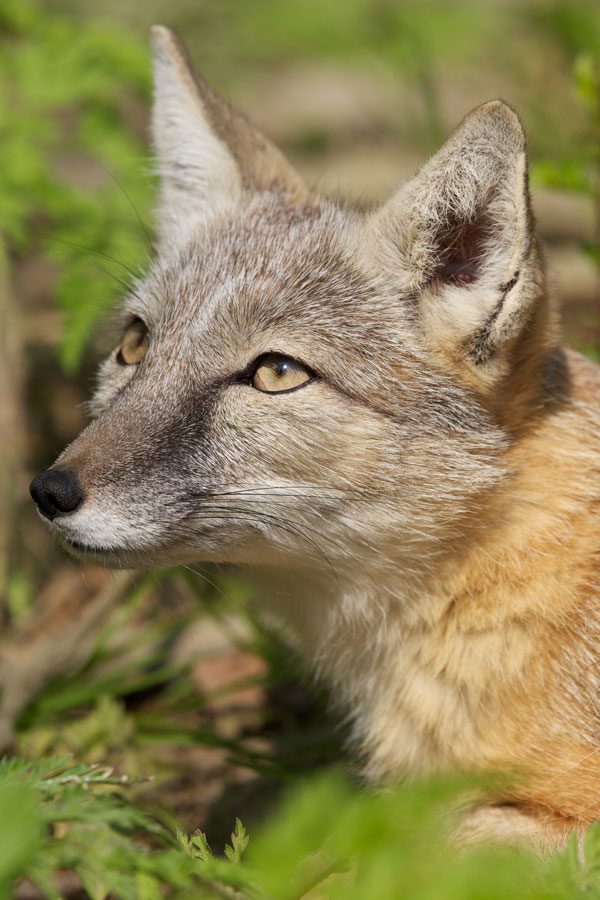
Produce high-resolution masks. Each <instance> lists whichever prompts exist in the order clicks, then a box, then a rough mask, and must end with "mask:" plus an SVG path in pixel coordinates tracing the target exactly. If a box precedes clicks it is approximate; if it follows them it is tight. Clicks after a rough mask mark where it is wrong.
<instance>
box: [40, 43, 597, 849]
mask: <svg viewBox="0 0 600 900" xmlns="http://www.w3.org/2000/svg"><path fill="white" fill-rule="evenodd" d="M151 44H152V48H153V71H154V99H153V110H152V125H151V131H152V141H153V148H154V154H155V159H156V169H157V174H158V177H159V186H158V201H157V208H156V245H155V250H156V252H155V255H154V259H153V261H152V262H151V263H150V265H149V269H148V271H147V274H146V275H145V276H144V277H143V278H140V279H138V280H137V281H136V283H135V284H134V285H133V287H132V289H131V290H130V292H129V293H128V295H127V296H126V297H125V299H124V311H123V321H122V338H121V340H120V343H119V345H118V346H117V347H116V348H115V349H114V350H113V351H112V352H111V353H110V355H109V356H108V358H107V359H106V360H105V361H104V362H103V363H102V365H101V367H100V370H99V374H98V382H97V387H96V390H95V393H94V396H93V400H92V401H91V405H90V412H91V416H90V423H89V424H88V425H87V427H86V428H85V429H84V430H83V431H82V433H81V434H80V435H79V436H78V437H77V438H76V439H75V440H74V441H73V442H72V443H71V444H70V445H69V446H68V447H67V448H66V449H65V450H64V452H63V453H62V454H61V455H60V456H59V457H58V459H57V461H56V463H55V464H54V465H52V466H51V467H50V468H49V469H47V470H46V471H44V472H43V473H41V474H40V475H38V476H37V477H36V478H35V479H34V480H33V482H32V484H31V495H32V497H33V500H34V501H35V503H36V504H37V507H38V511H39V513H40V515H41V517H42V518H43V520H44V522H45V523H46V524H47V525H48V527H49V528H50V529H51V530H52V532H54V533H55V534H56V536H57V537H58V539H60V541H61V542H62V544H63V545H64V546H65V547H66V548H67V550H68V551H69V552H70V553H71V554H73V556H74V557H76V558H78V559H82V560H86V561H91V562H94V563H98V564H101V565H104V566H108V567H115V568H116V567H124V568H144V567H151V566H155V565H163V564H191V563H194V562H198V561H202V562H204V563H208V564H210V563H228V564H233V565H235V566H240V567H242V568H243V569H245V570H246V571H247V572H248V577H249V578H251V579H253V580H254V581H255V582H256V584H257V585H259V586H260V591H259V595H260V597H261V601H260V603H261V609H262V612H263V614H264V615H265V616H266V617H267V618H268V619H269V621H273V622H275V623H277V625H278V627H279V628H280V629H281V632H282V634H283V635H284V637H285V639H286V640H288V641H289V642H290V645H291V646H293V647H294V648H296V650H297V651H298V652H299V653H300V654H301V655H302V657H303V658H304V659H305V660H306V661H307V664H308V665H309V667H310V668H311V669H312V671H313V672H314V673H315V674H316V677H317V678H318V679H320V680H321V681H322V683H324V684H325V685H326V687H327V689H328V691H329V693H330V695H331V696H332V698H333V701H334V703H336V704H337V705H338V706H339V708H340V709H341V710H343V711H344V712H345V714H346V715H347V716H348V720H349V721H350V723H351V729H352V743H353V746H354V748H355V750H356V753H357V756H358V758H360V759H361V760H363V761H364V762H363V771H364V777H365V779H367V782H368V783H371V782H373V783H377V784H382V785H385V784H388V783H392V782H394V781H396V780H398V779H402V778H406V777H414V776H417V775H421V774H424V775H427V774H429V773H435V772H441V771H444V772H446V771H452V772H476V773H491V772H494V773H496V772H500V773H518V777H516V778H514V779H512V780H509V781H507V783H506V785H504V784H503V785H502V787H499V788H498V793H497V794H495V795H494V796H489V797H487V796H486V797H482V798H480V800H479V801H477V802H476V803H475V804H474V805H473V807H472V808H471V809H470V811H469V812H468V813H467V814H466V815H465V819H464V821H463V823H462V825H461V830H462V832H463V833H464V838H465V840H467V841H471V840H474V841H477V840H488V839H489V840H500V841H508V842H509V843H518V844H526V845H527V846H529V847H531V848H533V849H534V850H536V851H538V852H540V853H549V852H553V851H555V850H559V849H560V848H562V847H564V846H565V843H566V842H567V840H568V839H569V838H570V836H571V835H573V834H574V835H576V836H578V837H579V838H580V839H581V837H582V836H583V835H584V833H585V831H586V829H587V828H588V827H589V825H590V824H591V823H592V822H593V821H594V820H596V819H598V818H599V817H600V367H598V366H597V365H595V364H594V363H592V362H591V361H590V360H587V359H586V358H584V357H583V356H581V355H579V354H578V353H576V352H574V351H572V350H570V349H566V348H565V347H563V346H562V344H561V337H560V317H559V310H558V309H557V303H556V301H555V299H554V297H553V294H552V291H550V290H549V288H548V284H547V276H546V273H545V266H544V260H543V252H542V249H541V247H540V243H539V241H538V238H537V236H536V228H535V221H534V215H533V212H532V204H531V199H530V193H529V185H528V154H527V146H526V138H525V134H524V129H523V125H522V123H521V120H520V118H519V116H518V115H517V113H516V112H515V111H514V110H513V108H512V107H511V106H510V105H509V104H507V103H506V102H504V101H503V100H491V101H489V102H487V103H484V104H483V105H481V106H479V107H477V108H476V109H474V110H473V111H472V112H470V113H469V114H468V115H467V116H466V118H464V119H463V121H462V122H461V123H460V124H459V125H458V127H457V128H456V130H455V131H454V132H453V133H452V134H451V136H450V137H449V138H448V140H447V141H446V143H445V144H443V146H442V147H441V149H439V150H438V151H437V152H436V153H435V154H434V155H433V156H432V157H431V158H430V159H429V160H428V161H426V162H425V163H424V165H423V166H422V168H421V169H420V170H419V171H418V172H417V173H416V174H415V175H414V176H413V177H412V178H410V179H409V180H408V181H407V182H406V183H405V184H403V185H401V186H400V187H399V188H398V189H397V190H396V191H395V192H394V193H393V194H392V195H391V197H390V198H389V199H387V200H386V201H385V202H384V203H383V204H381V205H379V206H377V207H366V206H352V205H350V204H347V203H345V202H343V201H342V200H340V199H338V198H333V197H325V196H321V195H319V194H318V193H317V191H316V189H314V188H313V187H312V186H311V185H309V184H307V183H306V181H305V180H304V179H303V178H302V177H301V175H300V174H299V173H298V172H297V171H296V169H295V168H294V167H293V166H292V165H291V163H289V162H288V161H287V160H286V159H285V158H284V156H283V155H282V154H281V153H280V151H279V150H278V149H277V148H276V147H275V146H274V145H273V144H272V143H271V142H270V141H269V140H268V139H267V138H266V137H265V136H264V135H262V134H261V133H259V131H258V130H257V129H256V128H255V127H254V126H253V125H251V124H250V123H249V122H248V121H247V120H246V119H245V118H244V117H243V116H242V115H241V114H239V113H238V112H235V111H234V110H233V109H232V108H230V106H229V105H228V104H226V103H225V102H223V101H222V100H220V99H219V98H218V97H217V95H216V94H215V93H214V92H213V91H212V89H211V88H210V87H209V86H208V85H207V84H206V83H205V81H204V80H203V79H202V78H201V77H200V76H198V75H197V74H195V72H194V70H193V68H192V65H191V63H190V61H189V57H188V55H187V52H186V51H185V49H184V48H183V47H182V46H181V45H180V43H179V42H178V40H177V38H176V37H175V35H174V34H173V33H172V32H171V31H169V30H168V29H166V28H164V27H162V26H154V27H153V28H152V30H151Z"/></svg>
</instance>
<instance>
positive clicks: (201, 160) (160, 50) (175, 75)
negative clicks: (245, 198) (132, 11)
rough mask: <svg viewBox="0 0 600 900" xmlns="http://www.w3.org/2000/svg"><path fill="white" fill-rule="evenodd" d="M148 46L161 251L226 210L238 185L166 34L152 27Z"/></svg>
mask: <svg viewBox="0 0 600 900" xmlns="http://www.w3.org/2000/svg"><path fill="white" fill-rule="evenodd" d="M152 46H153V51H154V57H153V58H154V106H153V113H152V136H153V143H154V149H155V154H156V162H157V170H158V173H159V175H160V179H161V183H160V193H159V208H158V215H157V225H158V241H159V251H162V252H165V251H168V250H170V249H173V248H174V247H177V246H178V245H179V244H180V243H181V242H182V241H184V240H185V239H186V237H188V236H189V234H190V231H191V230H192V229H193V228H194V226H195V225H197V224H199V223H200V222H202V221H204V220H205V219H206V218H208V217H212V216H214V215H218V214H219V213H221V212H223V211H225V210H227V209H228V208H230V207H231V206H232V205H233V204H234V203H235V202H236V200H237V199H238V198H239V196H240V194H241V191H242V181H241V176H240V172H239V170H238V167H237V164H236V162H235V159H234V158H233V156H232V154H231V153H230V151H229V149H228V148H227V146H226V145H225V144H224V143H223V141H222V140H220V138H219V137H218V136H217V135H216V134H215V133H214V130H213V128H212V126H211V123H210V121H209V117H208V115H207V112H206V110H205V108H204V105H203V103H202V99H201V97H200V95H199V93H198V90H197V88H196V85H195V83H194V78H193V75H192V74H191V72H190V70H189V68H188V67H187V64H186V62H185V60H184V59H183V57H182V56H181V54H180V52H179V50H178V48H177V46H176V44H175V42H174V40H173V38H172V36H171V35H170V33H169V32H168V31H167V30H166V29H164V28H160V27H155V28H154V29H153V30H152Z"/></svg>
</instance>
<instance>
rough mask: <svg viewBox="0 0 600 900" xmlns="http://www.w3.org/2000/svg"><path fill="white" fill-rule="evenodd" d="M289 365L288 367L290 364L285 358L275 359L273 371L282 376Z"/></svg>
mask: <svg viewBox="0 0 600 900" xmlns="http://www.w3.org/2000/svg"><path fill="white" fill-rule="evenodd" d="M289 367H290V364H289V362H288V360H287V359H279V360H277V363H276V365H275V371H276V372H277V374H278V375H279V377H280V378H282V377H283V376H284V375H285V373H286V372H287V370H288V369H289Z"/></svg>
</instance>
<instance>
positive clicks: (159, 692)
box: [0, 0, 600, 844]
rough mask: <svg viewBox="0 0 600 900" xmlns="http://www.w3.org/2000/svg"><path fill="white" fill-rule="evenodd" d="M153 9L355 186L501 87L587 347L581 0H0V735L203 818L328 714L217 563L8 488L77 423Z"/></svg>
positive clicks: (89, 375) (326, 751) (594, 37)
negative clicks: (180, 556) (188, 557)
mask: <svg viewBox="0 0 600 900" xmlns="http://www.w3.org/2000/svg"><path fill="white" fill-rule="evenodd" d="M155 22H160V23H162V24H165V25H168V26H170V27H172V28H173V29H174V30H175V31H176V32H177V33H178V34H179V36H180V37H181V38H182V39H183V40H184V41H185V43H186V44H187V46H188V48H189V51H190V53H191V56H192V58H193V60H194V62H195V64H196V66H197V67H198V68H199V70H200V71H201V72H202V73H203V74H204V76H205V77H206V78H207V79H208V80H209V81H210V82H211V83H212V84H213V85H214V87H215V88H216V89H217V91H218V92H220V93H221V94H222V95H224V96H225V97H226V98H227V99H228V100H230V101H231V102H232V103H233V104H234V105H235V106H237V107H239V108H241V109H242V110H243V111H244V112H245V113H246V114H247V115H248V116H249V117H250V118H251V119H252V120H253V121H254V122H255V123H256V124H257V125H258V126H260V127H261V128H262V129H264V131H265V132H266V133H267V134H268V135H269V137H270V138H272V139H273V140H274V141H275V142H276V143H278V144H279V145H280V146H281V147H282V148H283V149H284V151H285V152H286V153H287V154H288V155H289V156H290V157H291V158H292V160H293V161H294V163H295V164H296V165H297V167H298V168H299V170H300V171H301V172H303V173H304V174H305V176H306V177H307V178H308V179H309V180H310V181H311V182H312V183H313V184H314V185H316V186H318V187H319V188H321V189H322V190H324V191H329V192H333V193H335V194H337V195H342V196H343V197H347V198H349V199H351V200H352V199H353V200H357V201H360V202H374V201H379V200H381V199H383V198H384V197H385V196H386V195H387V194H388V193H389V192H390V191H391V190H392V189H393V188H394V187H395V186H396V185H397V184H398V183H399V182H401V181H402V180H403V179H405V178H406V177H407V176H409V175H410V174H411V173H412V172H414V171H415V169H416V168H417V167H418V166H419V165H420V164H421V163H422V162H423V161H424V159H425V158H426V157H427V155H428V154H430V153H431V152H433V151H434V150H435V148H436V147H437V146H438V145H439V144H440V143H441V141H442V140H443V139H444V138H445V136H447V134H448V133H449V131H450V130H451V129H452V128H453V127H454V126H455V125H456V124H457V123H458V121H459V120H460V119H461V118H462V117H463V116H464V115H465V114H466V113H467V112H468V111H469V110H470V109H471V108H472V107H473V106H475V105H476V104H478V103H480V102H482V101H484V100H487V99H490V98H492V97H498V96H501V97H504V98H506V99H507V100H509V101H510V102H511V103H512V104H514V105H515V106H516V108H517V109H518V110H519V112H520V113H521V116H522V117H523V120H524V122H525V124H526V128H527V132H528V135H529V142H530V154H531V178H532V187H533V198H534V207H535V211H536V214H537V218H538V223H539V230H540V233H541V236H542V238H543V241H544V244H545V247H546V255H547V260H548V267H549V273H550V284H551V286H552V290H554V291H555V292H556V294H557V295H558V297H559V298H560V301H561V303H562V307H563V311H564V326H565V331H566V335H567V338H568V340H569V342H570V343H571V344H572V345H574V346H576V347H577V348H579V349H580V350H581V351H583V352H585V353H587V354H590V355H591V356H592V357H595V358H597V359H600V282H599V264H600V255H599V249H598V244H599V234H600V69H599V60H598V52H599V48H600V4H599V3H598V2H597V0H568V2H566V0H565V2H552V0H550V2H545V0H480V2H476V0H466V2H449V0H419V2H417V0H412V2H409V0H290V2H286V3H282V2H281V0H279V2H278V0H237V2H234V0H145V2H143V3H142V2H140V0H103V2H102V3H100V2H91V0H54V2H50V0H36V2H34V0H0V163H1V165H0V499H1V500H2V514H1V516H0V617H1V619H2V622H3V637H2V638H1V639H0V688H1V695H0V751H11V752H16V753H18V754H21V755H25V756H29V757H42V756H47V755H49V754H63V753H72V754H74V755H75V757H76V758H77V759H80V760H86V761H88V762H98V761H101V762H103V763H110V765H111V766H114V767H115V771H117V772H119V773H127V774H128V776H131V777H135V776H140V777H143V778H146V777H148V776H155V779H156V780H155V781H154V782H153V783H152V784H150V785H148V784H145V783H143V782H142V783H140V784H139V785H138V787H137V790H139V791H140V793H141V794H142V795H144V796H145V795H146V794H147V795H148V796H149V797H150V798H151V800H152V802H157V798H158V800H159V801H160V802H161V803H163V804H164V805H166V806H168V807H169V809H170V810H172V811H174V813H175V814H176V815H177V816H179V817H180V820H181V821H184V822H185V823H186V825H187V827H189V828H196V827H198V826H200V825H204V824H205V823H207V822H208V823H209V824H210V827H211V828H212V833H213V836H214V837H215V840H216V842H217V844H218V843H219V841H220V840H221V835H222V834H224V833H225V832H224V829H226V827H229V826H230V825H231V822H232V820H233V818H234V817H235V816H236V815H242V813H243V815H244V817H245V821H246V820H247V819H248V820H250V821H252V820H253V819H254V818H260V817H261V816H262V815H263V813H264V810H265V808H266V807H267V806H268V805H269V803H270V802H272V799H273V797H275V796H276V794H277V791H278V785H280V784H281V783H287V781H289V779H290V778H293V777H294V776H295V775H296V774H297V773H298V772H302V771H305V770H306V769H311V768H313V767H316V766H319V765H321V764H323V763H324V762H326V761H328V760H330V759H332V758H333V757H335V756H336V755H337V754H338V753H339V752H340V746H341V743H342V742H343V728H342V727H341V726H340V725H339V723H335V722H334V721H332V719H331V717H330V716H328V714H327V713H326V711H325V710H326V700H325V699H324V698H323V697H321V696H320V695H319V694H318V692H316V691H315V690H314V688H313V687H312V686H311V685H310V684H308V683H307V682H306V681H305V680H304V679H303V676H302V675H301V674H300V669H299V668H298V667H297V666H296V664H295V662H294V661H293V660H290V658H289V654H287V653H286V652H283V651H282V650H281V649H280V647H279V646H278V644H277V642H276V641H274V640H273V638H272V636H271V635H269V634H267V633H266V632H265V630H264V629H263V628H262V627H261V626H260V624H258V623H257V622H255V621H254V619H253V618H252V616H251V614H249V613H248V612H247V603H246V601H247V600H248V599H249V598H248V593H249V590H248V588H247V586H246V585H245V584H244V581H243V578H240V577H239V576H238V575H236V574H235V573H231V572H224V571H220V570H211V571H204V570H202V571H198V572H192V571H190V570H185V569H177V570H172V571H168V572H156V573H145V574H142V575H140V574H138V575H131V574H128V573H118V574H117V575H109V574H107V573H106V572H104V571H102V570H99V569H95V568H93V567H87V566H83V567H82V566H80V565H79V564H74V563H72V562H69V560H68V559H67V558H66V557H65V556H64V555H62V554H61V552H60V551H59V550H58V549H57V547H56V546H55V544H54V542H53V541H52V540H51V539H50V538H49V536H48V534H47V533H46V530H45V529H44V527H43V526H42V524H41V522H40V521H39V519H38V517H37V515H36V513H35V510H34V508H33V504H32V503H31V502H30V501H29V497H28V483H29V480H30V478H31V477H32V475H33V474H35V473H36V472H38V471H40V470H41V469H42V468H44V467H45V466H47V465H48V464H50V463H51V462H52V461H53V460H54V458H55V456H56V455H57V453H58V452H59V451H60V450H61V449H62V448H63V447H64V446H65V445H66V444H67V443H68V442H69V441H70V440H71V439H72V438H73V437H74V436H75V435H76V434H77V432H78V431H79V430H80V429H81V427H82V426H83V425H84V424H85V421H86V415H85V406H84V403H85V400H86V399H87V398H88V397H89V394H90V390H91V387H92V385H93V372H94V369H95V367H96V365H97V363H98V361H99V359H100V358H101V356H102V354H103V353H104V352H105V351H106V350H107V349H108V348H109V347H111V346H112V345H113V343H114V341H115V338H116V332H115V329H114V326H113V324H112V323H113V320H114V315H113V310H114V308H115V304H117V303H118V300H119V297H120V296H122V294H123V293H124V291H125V290H126V288H127V285H128V284H129V283H130V280H131V278H132V276H133V275H135V274H137V273H138V272H140V271H143V268H144V265H145V264H146V262H147V260H148V256H149V249H148V241H147V235H148V234H151V233H152V191H153V178H152V166H151V161H150V158H149V153H148V111H149V100H150V70H149V56H148V50H147V33H148V28H149V26H150V25H151V24H153V23H155ZM144 802H145V801H144ZM148 802H150V800H149V801H148Z"/></svg>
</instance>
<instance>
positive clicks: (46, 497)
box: [29, 467, 83, 519]
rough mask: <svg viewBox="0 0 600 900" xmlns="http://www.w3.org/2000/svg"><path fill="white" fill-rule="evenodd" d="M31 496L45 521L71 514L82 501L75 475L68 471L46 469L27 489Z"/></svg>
mask: <svg viewBox="0 0 600 900" xmlns="http://www.w3.org/2000/svg"><path fill="white" fill-rule="evenodd" d="M29 491H30V493H31V496H32V497H33V499H34V500H35V502H36V503H37V505H38V507H39V510H40V512H41V513H43V514H44V515H45V516H46V518H47V519H54V518H55V517H56V516H60V515H62V514H63V513H69V512H73V510H74V509H77V507H78V506H79V504H80V503H81V502H82V501H83V491H82V490H81V485H80V484H79V481H78V480H77V475H76V474H75V473H74V472H72V471H71V470H70V469H61V468H60V467H55V468H52V469H46V471H45V472H42V474H41V475H38V476H37V478H34V479H33V481H32V482H31V485H30V487H29Z"/></svg>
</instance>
